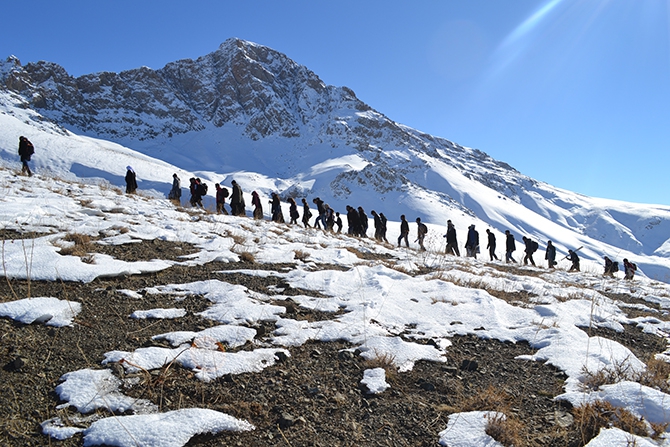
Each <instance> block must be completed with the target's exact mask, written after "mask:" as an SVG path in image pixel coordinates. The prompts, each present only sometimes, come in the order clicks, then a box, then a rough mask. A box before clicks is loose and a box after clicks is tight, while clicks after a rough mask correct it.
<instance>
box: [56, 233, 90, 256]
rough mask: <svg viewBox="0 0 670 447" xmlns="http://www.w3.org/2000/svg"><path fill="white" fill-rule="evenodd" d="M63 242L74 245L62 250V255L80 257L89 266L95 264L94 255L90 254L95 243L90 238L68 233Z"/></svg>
mask: <svg viewBox="0 0 670 447" xmlns="http://www.w3.org/2000/svg"><path fill="white" fill-rule="evenodd" d="M63 240H65V241H67V242H72V243H73V245H69V246H67V247H63V248H61V250H60V254H61V255H63V256H78V257H80V258H81V260H82V261H83V262H86V263H89V264H90V263H92V262H93V255H91V254H90V252H92V251H93V242H92V240H91V237H90V236H88V235H86V234H81V233H68V234H66V235H65V237H64V238H63Z"/></svg>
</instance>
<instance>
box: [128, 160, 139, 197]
mask: <svg viewBox="0 0 670 447" xmlns="http://www.w3.org/2000/svg"><path fill="white" fill-rule="evenodd" d="M136 190H137V177H136V176H135V171H134V170H133V168H132V167H130V166H126V194H134V193H135V191H136Z"/></svg>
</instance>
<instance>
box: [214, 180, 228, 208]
mask: <svg viewBox="0 0 670 447" xmlns="http://www.w3.org/2000/svg"><path fill="white" fill-rule="evenodd" d="M214 187H215V188H216V212H217V213H219V214H221V213H223V214H225V215H228V211H226V197H228V195H229V193H228V188H224V187H222V186H221V185H220V184H218V183H216V184H215V185H214Z"/></svg>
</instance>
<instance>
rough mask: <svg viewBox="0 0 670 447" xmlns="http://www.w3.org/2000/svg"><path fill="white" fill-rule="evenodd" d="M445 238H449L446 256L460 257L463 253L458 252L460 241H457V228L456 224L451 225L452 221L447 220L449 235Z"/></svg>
mask: <svg viewBox="0 0 670 447" xmlns="http://www.w3.org/2000/svg"><path fill="white" fill-rule="evenodd" d="M444 237H446V238H447V248H446V251H445V252H446V254H448V255H455V256H460V255H461V253H460V251H459V250H458V240H456V228H455V227H454V224H453V223H451V220H447V233H446V234H445V235H444Z"/></svg>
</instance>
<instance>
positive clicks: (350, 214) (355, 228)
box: [347, 205, 361, 236]
mask: <svg viewBox="0 0 670 447" xmlns="http://www.w3.org/2000/svg"><path fill="white" fill-rule="evenodd" d="M347 226H348V228H347V234H349V235H351V236H360V235H361V215H360V214H358V210H356V208H354V207H353V206H350V205H347Z"/></svg>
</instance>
